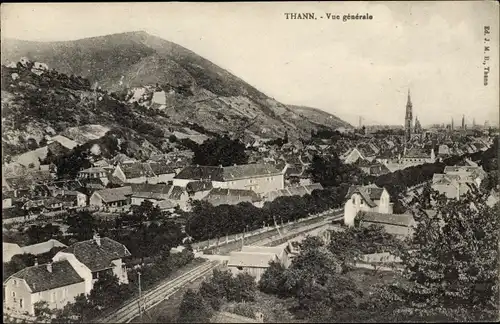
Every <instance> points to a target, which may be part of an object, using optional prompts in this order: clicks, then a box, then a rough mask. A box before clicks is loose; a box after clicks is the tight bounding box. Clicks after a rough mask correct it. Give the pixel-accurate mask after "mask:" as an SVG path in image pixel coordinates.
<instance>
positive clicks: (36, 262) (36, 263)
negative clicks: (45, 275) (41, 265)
mask: <svg viewBox="0 0 500 324" xmlns="http://www.w3.org/2000/svg"><path fill="white" fill-rule="evenodd" d="M34 265H35V267H36V266H37V265H38V259H37V258H35V264H34Z"/></svg>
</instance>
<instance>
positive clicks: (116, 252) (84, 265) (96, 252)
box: [52, 235, 131, 294]
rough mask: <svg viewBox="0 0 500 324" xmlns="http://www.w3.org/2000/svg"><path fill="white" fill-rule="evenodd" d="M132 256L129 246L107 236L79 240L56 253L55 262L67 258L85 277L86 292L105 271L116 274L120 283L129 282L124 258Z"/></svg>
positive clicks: (53, 259) (88, 291)
mask: <svg viewBox="0 0 500 324" xmlns="http://www.w3.org/2000/svg"><path fill="white" fill-rule="evenodd" d="M129 256H131V254H130V251H129V250H128V249H127V247H126V246H125V245H123V244H121V243H118V242H116V241H114V240H112V239H110V238H107V237H103V238H101V237H99V236H98V235H95V236H94V238H93V239H91V240H87V241H82V242H77V243H74V244H72V245H70V246H69V247H67V248H66V249H64V250H61V251H59V252H57V253H56V255H55V256H54V257H53V258H52V261H53V262H60V261H63V260H67V261H69V262H70V263H71V265H72V266H73V268H74V269H75V270H76V272H78V274H79V275H80V276H81V277H82V278H84V279H85V289H84V292H85V293H86V294H88V293H90V291H91V290H92V287H93V285H94V283H95V282H96V281H97V279H99V275H102V274H103V273H105V272H106V273H110V274H114V275H115V276H116V277H117V278H118V282H119V283H120V284H127V283H128V277H127V270H126V267H125V263H124V262H123V259H124V258H126V257H129Z"/></svg>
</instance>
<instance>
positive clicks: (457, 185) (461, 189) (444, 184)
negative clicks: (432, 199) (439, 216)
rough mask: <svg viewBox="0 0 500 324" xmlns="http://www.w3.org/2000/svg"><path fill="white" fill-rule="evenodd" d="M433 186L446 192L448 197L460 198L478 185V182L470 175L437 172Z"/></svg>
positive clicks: (434, 188)
mask: <svg viewBox="0 0 500 324" xmlns="http://www.w3.org/2000/svg"><path fill="white" fill-rule="evenodd" d="M431 186H432V189H433V190H436V191H438V192H439V193H442V194H444V195H445V196H446V198H448V199H459V198H460V197H461V196H463V195H464V194H466V193H467V192H469V191H470V190H471V189H472V187H477V182H475V181H474V179H472V178H471V177H469V176H460V175H457V174H441V173H435V174H434V175H433V177H432V185H431Z"/></svg>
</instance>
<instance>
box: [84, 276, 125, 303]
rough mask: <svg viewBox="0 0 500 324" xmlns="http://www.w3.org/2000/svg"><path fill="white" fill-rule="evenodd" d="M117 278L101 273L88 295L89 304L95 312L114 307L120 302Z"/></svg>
mask: <svg viewBox="0 0 500 324" xmlns="http://www.w3.org/2000/svg"><path fill="white" fill-rule="evenodd" d="M120 295H121V289H120V284H119V282H118V278H117V277H116V276H115V275H114V274H113V273H112V272H108V271H105V272H101V273H100V274H99V279H97V281H96V282H95V283H94V286H93V287H92V290H91V291H90V295H89V302H90V304H91V306H92V307H93V308H94V309H96V310H101V309H106V308H108V307H110V306H114V305H116V304H117V303H119V302H120V300H121V296H120Z"/></svg>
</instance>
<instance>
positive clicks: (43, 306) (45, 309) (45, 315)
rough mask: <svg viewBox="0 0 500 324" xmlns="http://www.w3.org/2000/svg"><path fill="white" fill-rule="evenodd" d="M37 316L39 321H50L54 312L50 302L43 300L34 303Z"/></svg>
mask: <svg viewBox="0 0 500 324" xmlns="http://www.w3.org/2000/svg"><path fill="white" fill-rule="evenodd" d="M33 310H34V311H35V317H36V320H37V321H38V322H48V321H50V320H51V318H52V315H53V314H54V312H53V311H52V310H51V309H50V308H49V303H48V302H46V301H44V300H42V301H38V302H36V303H35V304H34V305H33Z"/></svg>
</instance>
